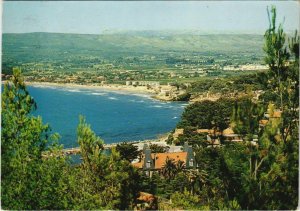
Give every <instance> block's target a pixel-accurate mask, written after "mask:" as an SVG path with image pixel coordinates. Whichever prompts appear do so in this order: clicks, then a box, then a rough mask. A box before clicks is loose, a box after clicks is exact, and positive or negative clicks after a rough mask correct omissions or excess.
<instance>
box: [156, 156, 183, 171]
mask: <svg viewBox="0 0 300 211" xmlns="http://www.w3.org/2000/svg"><path fill="white" fill-rule="evenodd" d="M154 156H155V169H161V168H162V167H163V166H164V164H165V162H166V160H167V158H169V159H173V160H174V161H175V163H177V162H178V161H179V160H181V161H183V162H185V161H186V158H187V152H171V153H151V157H152V159H154Z"/></svg>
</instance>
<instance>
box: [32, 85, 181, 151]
mask: <svg viewBox="0 0 300 211" xmlns="http://www.w3.org/2000/svg"><path fill="white" fill-rule="evenodd" d="M28 90H29V92H30V94H31V95H32V96H33V97H34V99H35V101H36V102H37V106H38V108H37V110H36V111H35V112H34V113H33V114H34V115H40V116H42V118H43V122H44V123H49V124H50V126H51V128H52V131H53V132H58V133H59V134H60V136H61V140H60V142H61V143H62V144H63V145H64V147H65V148H68V147H74V146H77V145H78V144H77V140H76V128H77V125H78V122H79V115H80V114H82V115H84V116H85V117H86V121H87V122H88V123H89V124H91V127H92V129H93V130H94V131H95V133H96V134H97V135H98V136H100V137H101V138H102V139H104V141H105V143H116V142H121V141H129V140H145V139H153V138H156V137H157V135H159V134H163V133H166V132H169V131H170V130H172V129H174V127H175V125H176V124H177V122H178V121H179V119H180V116H181V114H182V112H183V109H184V107H185V106H186V104H183V103H178V102H161V101H157V100H154V99H151V98H150V96H147V95H138V94H128V93H126V94H125V93H121V92H113V91H105V90H101V89H80V88H62V87H54V86H29V87H28Z"/></svg>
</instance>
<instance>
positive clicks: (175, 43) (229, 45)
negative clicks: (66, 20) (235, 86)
mask: <svg viewBox="0 0 300 211" xmlns="http://www.w3.org/2000/svg"><path fill="white" fill-rule="evenodd" d="M262 46H263V36H262V35H250V34H239V35H238V34H232V35H230V34H215V35H195V34H177V35H176V34H167V33H153V32H140V33H138V32H136V33H117V34H102V35H86V34H61V33H38V32H37V33H24V34H3V36H2V51H3V52H2V53H3V62H4V63H8V62H11V61H14V62H36V61H49V62H51V61H63V60H65V59H66V55H68V57H69V56H70V55H71V56H95V57H98V56H99V57H102V58H105V59H111V58H117V57H120V56H136V55H141V54H167V53H175V54H182V53H198V54H211V53H219V54H228V55H235V54H239V53H241V54H254V55H257V56H259V57H260V56H261V55H262V54H263V51H262Z"/></svg>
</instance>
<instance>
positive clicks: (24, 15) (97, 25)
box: [2, 1, 300, 34]
mask: <svg viewBox="0 0 300 211" xmlns="http://www.w3.org/2000/svg"><path fill="white" fill-rule="evenodd" d="M270 5H275V6H276V7H277V13H278V20H280V21H282V20H283V17H285V22H284V29H285V30H287V31H289V30H294V29H296V28H299V9H300V8H299V3H298V2H297V1H275V2H274V1H212V2H211V1H210V2H207V1H153V2H150V1H140V2H138V1H129V2H124V1H118V2H116V1H90V2H89V1H87V2H84V1H74V2H61V1H58V2H57V1H33V2H32V1H26V2H20V1H17V2H11V1H9V2H3V22H2V23H3V26H2V31H3V32H4V33H12V32H13V33H23V32H64V33H82V34H99V33H102V32H103V31H106V30H200V31H203V32H213V31H218V32H247V33H263V32H264V31H265V30H266V28H267V27H268V19H267V12H266V8H267V6H270Z"/></svg>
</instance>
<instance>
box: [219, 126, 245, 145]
mask: <svg viewBox="0 0 300 211" xmlns="http://www.w3.org/2000/svg"><path fill="white" fill-rule="evenodd" d="M223 137H224V139H225V140H224V141H230V142H242V141H243V139H242V137H241V135H239V134H236V133H234V131H233V130H232V128H230V127H229V128H227V129H225V130H223Z"/></svg>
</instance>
